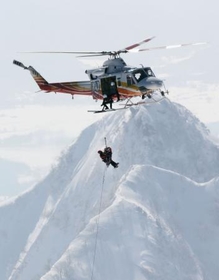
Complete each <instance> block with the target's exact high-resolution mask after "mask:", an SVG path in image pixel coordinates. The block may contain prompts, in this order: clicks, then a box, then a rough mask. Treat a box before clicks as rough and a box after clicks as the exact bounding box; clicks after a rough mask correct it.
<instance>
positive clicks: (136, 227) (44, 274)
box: [0, 99, 219, 280]
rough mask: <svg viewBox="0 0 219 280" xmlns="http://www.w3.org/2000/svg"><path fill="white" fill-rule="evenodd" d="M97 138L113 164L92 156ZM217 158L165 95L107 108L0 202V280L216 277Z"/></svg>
mask: <svg viewBox="0 0 219 280" xmlns="http://www.w3.org/2000/svg"><path fill="white" fill-rule="evenodd" d="M105 137H106V140H107V144H108V145H109V146H111V147H112V149H113V159H114V160H115V161H118V162H119V163H120V164H119V168H118V169H114V168H113V167H112V166H110V167H108V168H106V166H105V164H104V163H103V162H102V161H101V160H100V158H99V156H98V153H97V151H98V150H99V149H103V148H104V145H105V141H104V138H105ZM218 161H219V149H218V147H217V146H216V145H215V144H214V143H213V142H212V141H211V137H210V135H209V132H208V130H207V129H206V128H205V126H204V125H203V124H202V123H200V122H199V120H198V119H197V118H195V117H194V116H193V115H192V114H191V113H190V112H189V111H188V110H186V109H185V108H184V107H182V106H180V105H178V104H175V103H171V102H170V101H169V100H168V99H166V100H163V101H162V102H160V103H155V104H153V105H146V106H140V107H135V108H134V107H133V108H130V109H128V110H122V111H117V112H114V113H109V114H108V115H107V114H106V116H104V117H103V118H102V119H101V120H100V121H98V122H96V123H94V124H93V125H91V126H89V127H88V128H86V129H85V130H84V131H83V132H82V133H81V134H80V136H79V137H78V139H77V140H76V141H75V142H74V143H73V144H72V145H71V146H70V147H69V148H68V150H66V152H65V153H64V154H63V155H62V156H61V158H60V160H59V163H58V164H57V165H56V166H55V167H54V168H53V170H52V171H51V173H50V174H49V175H48V176H47V177H46V178H45V179H44V180H43V181H42V182H41V183H40V184H38V185H36V186H35V188H33V189H32V190H30V191H28V192H26V193H25V194H23V195H21V196H20V197H18V198H17V199H15V200H14V201H12V202H8V203H7V204H2V205H1V207H0V235H1V237H2V238H1V239H0V248H1V252H3V258H2V260H1V262H0V279H3V280H6V279H7V280H15V279H16V280H23V279H31V280H32V279H33V280H35V279H43V280H52V279H69V280H70V279H77V280H80V279H81V280H82V279H90V278H91V275H93V279H96V280H99V279H106V280H110V279H118V280H120V279H121V280H122V279H128V280H129V279H130V280H131V279H132V280H133V279H136V280H137V279H138V280H139V279H140V280H141V279H142V280H146V279H156V280H158V279H165V280H168V279H173V278H174V279H176V280H181V279H188V280H194V279H197V280H198V279H199V280H200V279H205V280H206V279H207V280H210V279H211V280H216V279H217V278H216V276H217V275H218V274H219V270H218V268H217V259H218V257H219V255H218V252H217V250H216V248H217V245H219V237H218V236H219V234H218V233H219V232H218V231H219V230H218V226H217V225H218V218H217V213H218V188H219V179H218V174H219V170H218V169H219V167H218ZM208 181H209V182H208Z"/></svg>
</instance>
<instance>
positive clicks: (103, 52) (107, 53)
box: [22, 51, 112, 55]
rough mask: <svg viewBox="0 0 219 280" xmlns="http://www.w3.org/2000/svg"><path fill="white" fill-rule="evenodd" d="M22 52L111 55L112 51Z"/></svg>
mask: <svg viewBox="0 0 219 280" xmlns="http://www.w3.org/2000/svg"><path fill="white" fill-rule="evenodd" d="M22 53H41V54H42V53H46V54H49V53H51V54H87V55H89V54H90V55H110V54H112V52H108V51H73V52H71V51H64V52H57V51H37V52H35V51H34V52H22Z"/></svg>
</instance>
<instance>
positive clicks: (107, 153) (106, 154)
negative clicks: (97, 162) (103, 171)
mask: <svg viewBox="0 0 219 280" xmlns="http://www.w3.org/2000/svg"><path fill="white" fill-rule="evenodd" d="M98 154H99V156H100V158H101V159H102V161H103V162H105V163H106V166H107V167H108V166H109V165H110V164H111V165H112V166H113V167H114V168H117V167H118V166H119V163H118V162H115V161H113V160H112V149H111V148H110V147H106V148H105V149H104V151H101V150H99V151H98Z"/></svg>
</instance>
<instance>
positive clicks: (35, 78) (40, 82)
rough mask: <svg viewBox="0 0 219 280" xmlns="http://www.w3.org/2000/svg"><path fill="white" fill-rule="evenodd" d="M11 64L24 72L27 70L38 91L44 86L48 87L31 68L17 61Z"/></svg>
mask: <svg viewBox="0 0 219 280" xmlns="http://www.w3.org/2000/svg"><path fill="white" fill-rule="evenodd" d="M13 64H15V65H17V66H19V67H21V68H23V69H25V70H29V71H30V74H31V75H32V77H33V78H34V80H35V82H36V83H37V84H38V86H39V87H40V89H44V86H45V85H48V82H47V81H46V80H45V79H44V78H43V77H42V76H41V75H40V74H39V73H38V72H37V71H36V70H35V69H34V68H33V67H32V66H29V67H26V66H25V65H24V64H23V63H22V62H20V61H17V60H14V61H13Z"/></svg>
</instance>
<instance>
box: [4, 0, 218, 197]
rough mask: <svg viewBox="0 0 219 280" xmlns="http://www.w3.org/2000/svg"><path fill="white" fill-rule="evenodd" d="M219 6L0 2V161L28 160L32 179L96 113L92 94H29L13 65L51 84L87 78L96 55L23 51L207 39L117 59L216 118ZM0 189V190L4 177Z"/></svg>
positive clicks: (25, 78) (31, 89)
mask: <svg viewBox="0 0 219 280" xmlns="http://www.w3.org/2000/svg"><path fill="white" fill-rule="evenodd" d="M218 10H219V4H218V2H217V1H216V0H214V1H213V0H210V1H200V0H199V1H197V0H195V1H189V0H185V1H183V2H182V1H173V0H166V1H145V0H141V1H135V2H127V1H123V0H120V1H118V0H112V1H110V2H104V3H103V1H100V0H94V1H85V0H84V1H83V0H81V1H77V2H76V1H70V0H63V1H57V0H47V1H42V0H38V1H33V0H20V1H12V0H9V1H4V2H3V3H2V4H1V11H0V34H1V37H2V40H1V44H0V57H1V59H0V61H1V68H0V69H1V75H0V82H1V90H0V97H1V102H0V159H7V160H10V161H12V162H17V163H25V164H27V165H28V167H29V168H31V170H32V173H31V174H29V173H27V178H29V181H30V182H36V181H38V180H39V179H40V178H41V177H40V175H39V174H42V176H43V175H44V174H45V172H47V171H48V168H49V166H50V165H51V164H52V162H53V161H54V159H55V158H56V157H58V155H59V153H60V151H61V150H62V149H64V148H65V147H66V146H67V145H69V144H70V143H71V142H72V141H73V140H74V138H75V137H76V136H77V135H78V134H79V133H80V131H81V130H82V129H83V128H84V127H85V126H87V125H88V124H89V123H91V122H93V121H95V120H96V119H98V118H100V117H102V116H96V115H91V114H89V113H87V109H92V108H99V105H100V103H97V104H96V103H95V102H93V100H92V99H91V98H90V99H89V98H88V99H87V98H80V97H75V100H73V101H72V100H71V97H70V96H68V95H62V94H57V95H55V94H45V93H41V92H40V93H36V92H37V91H38V87H37V85H36V84H35V82H34V81H33V80H32V77H31V76H30V74H29V73H28V71H23V70H22V69H20V68H18V67H16V66H14V65H13V64H12V61H13V59H17V60H19V61H22V62H23V63H24V64H26V65H27V66H29V65H32V66H33V67H34V68H36V69H37V70H38V71H39V72H40V73H41V74H42V75H43V76H44V77H45V78H46V79H47V80H48V81H50V82H56V81H57V82H61V81H76V80H87V76H86V74H85V73H84V72H85V70H86V69H89V68H92V67H95V66H101V60H100V59H99V58H98V59H87V60H85V59H77V58H76V57H75V56H74V55H72V56H70V55H36V54H21V53H19V52H22V51H40V50H53V51H62V50H63V51H70V50H72V51H74V50H118V49H121V48H123V47H126V46H129V45H131V44H133V43H136V42H139V41H141V40H143V39H145V38H147V37H151V36H156V38H155V39H154V40H153V41H152V42H150V43H148V44H145V47H155V46H162V45H172V44H180V43H190V42H203V41H206V42H208V45H205V46H197V47H186V48H181V49H172V50H162V51H161V50H160V51H154V52H145V53H139V54H127V55H124V56H123V58H124V59H125V61H126V63H127V64H130V65H135V66H139V65H140V64H144V65H145V66H151V67H152V69H153V70H154V72H155V74H156V75H157V76H158V77H160V78H165V80H166V86H167V87H168V89H169V90H170V98H172V99H173V100H176V101H178V102H181V103H182V104H183V105H186V106H187V107H188V108H189V109H190V110H192V111H193V112H194V113H195V114H196V115H197V116H198V117H199V118H200V119H201V120H202V121H203V122H205V123H208V122H219V114H218V110H217V108H218V107H217V106H216V105H215V104H219V100H218V88H219V85H218V84H219V83H218V68H219V59H218V57H219V48H218V47H219V38H218V36H217V33H218V32H217V31H218V27H219V19H218ZM103 60H104V59H103ZM103 60H102V61H103ZM199 93H200V94H201V95H199ZM200 96H201V98H200ZM217 102H218V103H217ZM209 112H210V113H209ZM36 170H37V172H36ZM39 170H40V172H39ZM8 172H9V173H10V170H9V171H8ZM21 175H22V174H21ZM21 177H22V176H21ZM22 178H23V177H22ZM21 181H22V180H21ZM2 183H4V184H2ZM3 185H4V186H3ZM0 186H3V187H1V188H0V195H1V191H3V193H4V192H5V188H7V181H4V182H0ZM18 189H19V188H18V187H16V192H19V191H18ZM10 194H11V193H10Z"/></svg>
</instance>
